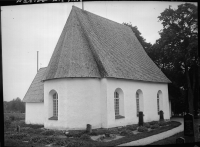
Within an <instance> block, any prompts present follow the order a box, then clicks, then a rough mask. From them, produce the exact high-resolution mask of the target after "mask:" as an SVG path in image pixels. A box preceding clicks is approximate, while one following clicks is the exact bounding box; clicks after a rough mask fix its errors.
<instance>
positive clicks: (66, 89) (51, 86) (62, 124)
mask: <svg viewBox="0 0 200 147" xmlns="http://www.w3.org/2000/svg"><path fill="white" fill-rule="evenodd" d="M100 88H101V84H100V80H99V79H97V78H66V79H56V80H55V79H54V80H48V81H45V82H44V102H45V114H46V115H45V123H44V126H45V128H49V129H85V128H86V125H87V124H91V125H92V128H100V127H101V119H102V113H101V99H100ZM51 90H55V91H56V92H57V93H58V120H49V116H48V115H47V114H50V113H49V112H48V111H53V110H51V108H50V107H49V104H51V101H50V96H49V92H50V91H51Z"/></svg>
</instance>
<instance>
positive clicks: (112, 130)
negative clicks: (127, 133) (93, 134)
mask: <svg viewBox="0 0 200 147" xmlns="http://www.w3.org/2000/svg"><path fill="white" fill-rule="evenodd" d="M108 132H109V133H110V134H119V130H118V128H110V129H108Z"/></svg>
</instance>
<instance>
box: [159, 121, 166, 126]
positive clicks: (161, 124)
mask: <svg viewBox="0 0 200 147" xmlns="http://www.w3.org/2000/svg"><path fill="white" fill-rule="evenodd" d="M158 125H159V126H166V125H167V122H165V121H160V122H159V123H158Z"/></svg>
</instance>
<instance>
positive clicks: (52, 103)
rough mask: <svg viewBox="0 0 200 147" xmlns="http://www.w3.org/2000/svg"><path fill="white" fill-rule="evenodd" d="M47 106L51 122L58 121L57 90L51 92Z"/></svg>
mask: <svg viewBox="0 0 200 147" xmlns="http://www.w3.org/2000/svg"><path fill="white" fill-rule="evenodd" d="M47 104H48V116H49V120H58V93H57V92H56V91H55V90H51V91H50V92H49V99H48V101H47Z"/></svg>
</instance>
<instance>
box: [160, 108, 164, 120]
mask: <svg viewBox="0 0 200 147" xmlns="http://www.w3.org/2000/svg"><path fill="white" fill-rule="evenodd" d="M159 114H160V121H164V112H163V111H162V110H160V113H159Z"/></svg>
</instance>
